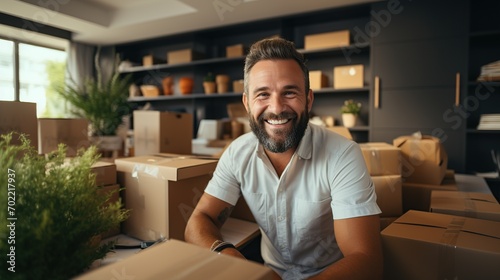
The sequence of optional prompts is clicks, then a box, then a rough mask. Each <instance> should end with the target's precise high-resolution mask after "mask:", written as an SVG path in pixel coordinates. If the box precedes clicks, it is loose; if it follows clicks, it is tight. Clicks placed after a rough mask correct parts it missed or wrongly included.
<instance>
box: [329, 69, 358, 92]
mask: <svg viewBox="0 0 500 280" xmlns="http://www.w3.org/2000/svg"><path fill="white" fill-rule="evenodd" d="M363 86H364V66H363V65H362V64H357V65H346V66H336V67H333V88H335V89H345V88H362V87H363Z"/></svg>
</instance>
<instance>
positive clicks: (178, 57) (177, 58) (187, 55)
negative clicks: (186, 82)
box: [167, 49, 201, 64]
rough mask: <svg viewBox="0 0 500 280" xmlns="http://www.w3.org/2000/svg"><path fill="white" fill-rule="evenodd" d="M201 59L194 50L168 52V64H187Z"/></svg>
mask: <svg viewBox="0 0 500 280" xmlns="http://www.w3.org/2000/svg"><path fill="white" fill-rule="evenodd" d="M199 58H201V55H200V54H199V53H197V52H195V51H193V50H192V49H183V50H176V51H169V52H167V63H168V64H179V63H187V62H192V61H194V60H196V59H199Z"/></svg>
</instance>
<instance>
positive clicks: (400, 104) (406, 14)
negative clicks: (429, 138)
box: [370, 0, 468, 172]
mask: <svg viewBox="0 0 500 280" xmlns="http://www.w3.org/2000/svg"><path fill="white" fill-rule="evenodd" d="M389 2H390V1H389ZM451 4H453V6H454V8H453V10H454V12H453V13H452V12H451V10H450V8H449V7H450V5H451ZM387 5H388V4H387V3H385V2H380V3H376V4H374V5H373V11H372V15H377V14H378V13H381V12H380V11H384V9H385V8H386V7H387ZM401 5H402V8H401V12H400V13H398V14H393V15H392V16H391V20H390V22H389V23H388V24H386V26H384V28H382V29H381V30H380V32H378V34H377V36H374V37H373V39H372V47H371V50H372V51H371V59H372V69H373V72H372V75H373V79H374V81H376V82H374V83H373V87H372V91H373V94H372V97H373V101H372V102H371V104H372V108H371V110H370V114H371V117H370V119H371V122H370V132H371V133H370V141H383V142H389V143H391V142H392V140H393V139H394V138H396V137H398V136H401V135H408V134H411V133H413V132H416V131H420V132H422V133H424V134H428V135H433V136H435V137H438V138H440V139H441V142H442V143H443V145H444V147H445V149H446V150H447V153H448V155H449V163H448V166H449V168H451V169H455V170H456V171H458V172H462V171H463V170H464V169H465V168H464V166H465V155H464V153H463V149H464V144H463V143H464V131H465V124H464V122H462V123H460V124H459V125H457V124H456V123H455V122H453V121H451V120H450V114H451V115H452V114H453V113H454V112H455V111H456V106H457V105H459V100H460V95H461V94H462V93H463V92H464V91H465V90H466V88H467V81H466V78H465V77H467V59H466V57H467V34H468V25H467V19H468V17H467V16H462V15H463V14H466V13H467V1H439V2H437V1H428V0H427V1H412V2H405V1H403V2H401ZM458 18H460V20H458ZM376 20H377V18H376V17H375V16H372V21H376Z"/></svg>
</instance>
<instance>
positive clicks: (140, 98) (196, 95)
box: [128, 92, 242, 102]
mask: <svg viewBox="0 0 500 280" xmlns="http://www.w3.org/2000/svg"><path fill="white" fill-rule="evenodd" d="M241 95H242V93H241V92H239V93H237V92H228V93H220V94H219V93H214V94H205V93H191V94H185V95H160V96H155V97H145V96H136V97H130V98H129V99H128V101H129V102H144V101H150V102H154V101H168V100H193V99H207V98H228V97H241Z"/></svg>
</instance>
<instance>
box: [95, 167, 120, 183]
mask: <svg viewBox="0 0 500 280" xmlns="http://www.w3.org/2000/svg"><path fill="white" fill-rule="evenodd" d="M92 171H93V172H94V174H95V176H96V177H95V183H96V186H98V187H99V186H106V185H114V184H116V182H117V181H116V164H114V163H112V162H105V161H98V162H96V163H94V165H92Z"/></svg>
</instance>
